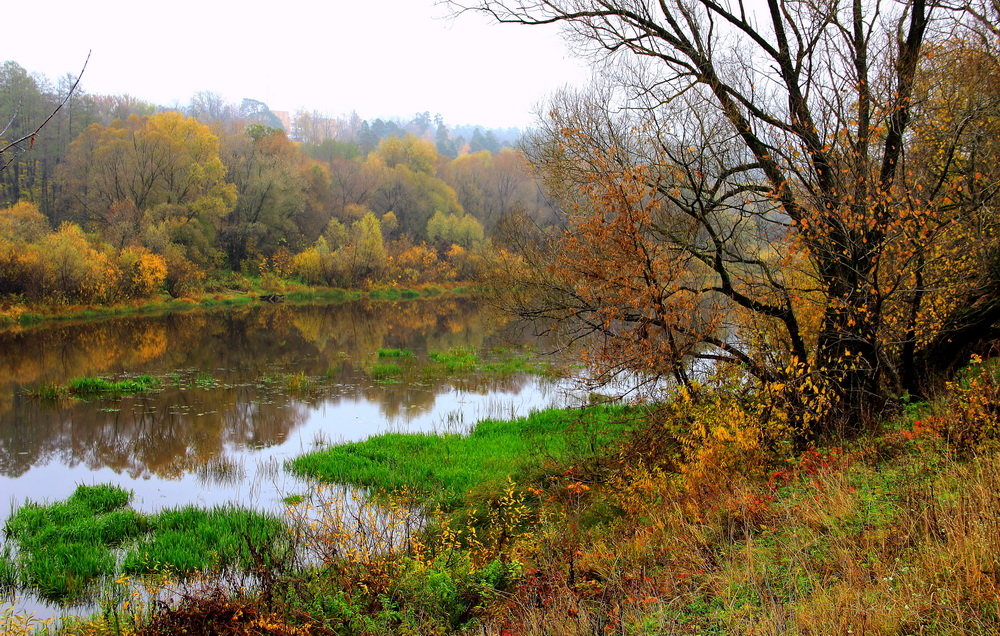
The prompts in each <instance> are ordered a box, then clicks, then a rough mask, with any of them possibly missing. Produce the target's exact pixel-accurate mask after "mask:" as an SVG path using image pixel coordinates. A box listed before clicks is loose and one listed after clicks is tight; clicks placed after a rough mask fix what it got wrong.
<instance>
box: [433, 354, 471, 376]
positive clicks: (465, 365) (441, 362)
mask: <svg viewBox="0 0 1000 636" xmlns="http://www.w3.org/2000/svg"><path fill="white" fill-rule="evenodd" d="M427 358H428V359H429V360H430V361H431V363H432V364H431V368H432V369H434V370H444V371H446V372H448V373H461V372H464V371H473V370H475V369H476V367H477V365H478V363H479V356H477V355H476V353H475V352H474V351H472V350H470V349H451V350H450V351H432V352H431V353H429V354H427Z"/></svg>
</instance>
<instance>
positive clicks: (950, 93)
mask: <svg viewBox="0 0 1000 636" xmlns="http://www.w3.org/2000/svg"><path fill="white" fill-rule="evenodd" d="M936 2H937V0H905V1H902V2H896V1H891V2H890V1H883V0H767V1H766V2H761V3H748V2H743V1H734V2H726V1H724V0H533V1H524V2H507V1H504V0H498V1H493V0H484V1H482V2H479V3H477V4H475V5H473V6H460V5H459V3H455V2H453V3H451V4H452V6H453V7H454V8H455V9H456V10H457V11H459V12H461V11H479V12H484V13H487V14H489V15H490V16H492V17H493V18H495V19H496V20H497V21H499V22H502V23H516V24H523V25H546V24H558V25H561V26H562V28H563V29H564V32H565V34H566V35H567V37H568V38H570V40H571V41H572V42H573V43H574V44H575V45H576V46H577V47H578V48H579V49H580V50H581V51H582V52H584V53H586V54H589V55H592V56H594V58H595V59H596V60H599V61H600V63H601V64H602V65H603V67H602V68H603V76H604V85H603V86H602V87H601V88H599V89H597V90H595V91H592V92H590V93H588V94H577V95H567V94H563V95H562V96H561V97H560V98H557V99H556V101H555V103H554V104H553V107H552V110H551V112H550V114H549V116H548V118H547V119H546V121H545V122H544V123H543V127H542V132H541V133H540V136H539V139H537V140H536V143H535V146H534V160H535V164H536V166H538V167H539V169H540V170H541V172H542V173H543V175H544V176H545V178H546V180H547V183H548V184H549V186H550V189H551V190H552V191H553V192H556V193H557V194H560V195H561V200H562V201H563V209H564V212H565V214H566V226H565V229H564V231H563V232H561V233H559V235H558V236H557V237H556V238H555V239H554V242H553V243H550V247H552V248H554V249H552V250H551V251H550V252H549V256H550V259H549V263H550V265H549V267H548V268H547V273H548V274H549V275H548V276H546V277H544V282H540V279H536V283H539V284H540V285H541V286H543V287H545V288H546V290H547V293H546V294H543V295H541V296H540V298H541V300H540V302H536V304H534V305H532V306H531V308H530V312H532V313H533V314H534V315H536V316H544V317H547V318H551V319H555V320H557V321H560V322H563V323H564V324H573V325H576V326H577V327H578V328H581V329H582V330H583V331H584V332H590V333H593V332H596V333H599V334H601V335H603V336H604V338H605V342H606V343H607V346H606V348H605V350H604V355H603V360H604V361H605V362H606V368H607V370H609V371H614V370H616V369H621V368H639V369H642V370H645V371H647V372H651V373H652V374H654V375H655V374H658V373H670V374H673V375H674V376H675V377H676V378H677V379H678V380H679V381H681V382H689V381H690V378H689V377H688V374H689V373H690V369H691V365H690V362H691V360H692V359H697V358H701V359H707V360H712V361H714V362H716V363H723V364H733V365H736V366H738V367H739V368H741V369H742V370H743V371H744V372H746V374H747V375H748V377H754V378H756V379H757V380H759V382H760V384H761V386H764V387H771V389H769V390H775V391H778V392H780V393H783V394H784V396H785V398H786V399H798V400H801V398H802V397H803V396H805V397H806V398H809V397H814V398H816V400H814V401H826V402H827V403H828V404H829V406H831V407H832V408H829V409H828V410H825V413H826V414H827V416H824V417H822V418H820V419H817V420H815V421H816V423H814V424H812V426H814V427H821V428H820V429H819V430H818V431H817V430H816V429H815V428H814V431H813V432H823V429H824V428H825V429H826V430H829V429H830V427H833V426H836V425H846V426H857V425H859V424H860V423H861V422H862V421H864V419H865V418H866V417H868V416H870V415H872V414H873V413H874V412H876V411H878V410H879V409H881V407H882V406H883V405H884V404H885V402H886V400H887V399H888V398H890V397H891V396H893V395H898V394H901V393H902V392H903V391H904V390H909V391H918V390H922V389H923V388H924V387H926V385H927V381H928V378H929V377H931V376H932V375H934V374H935V373H938V372H941V371H946V370H948V369H950V368H952V367H953V366H954V365H955V364H956V362H957V361H958V360H960V357H961V355H962V354H963V353H967V352H968V351H969V350H970V349H971V348H973V347H974V346H976V345H977V344H979V343H980V342H981V341H982V340H983V339H984V338H988V337H990V336H991V335H992V328H993V326H994V325H995V324H996V322H997V319H998V318H1000V274H998V269H1000V268H998V264H1000V258H998V253H1000V252H998V250H997V239H996V230H997V227H996V225H997V222H996V220H995V219H994V216H995V209H994V208H993V207H992V206H993V203H994V200H995V195H996V191H997V184H998V183H1000V178H998V177H1000V174H998V171H997V170H996V168H995V165H996V160H997V158H998V156H1000V153H998V150H1000V148H998V147H997V135H996V133H997V129H996V122H997V121H998V116H1000V109H998V103H1000V90H998V81H997V69H996V65H995V59H996V58H995V57H993V58H990V55H989V51H990V47H989V46H987V45H986V44H984V43H983V41H982V40H983V38H989V37H990V36H991V34H992V31H991V30H990V28H989V27H990V24H989V22H988V20H987V21H985V22H984V21H982V20H976V19H975V16H974V15H973V18H972V19H968V18H962V17H956V16H958V15H959V14H958V12H957V11H956V10H955V8H946V7H943V6H941V5H938V4H936ZM945 17H947V18H949V20H947V21H946V20H944V19H943V18H945ZM939 18H941V19H939ZM973 22H975V23H976V24H977V25H978V26H979V28H978V30H977V31H975V34H978V36H979V40H980V41H979V42H976V41H975V39H976V37H975V36H974V34H973V32H972V31H971V30H969V29H968V26H969V24H971V23H973ZM945 27H947V28H948V29H949V30H948V31H947V32H945V31H944V29H945ZM942 56H943V57H944V58H946V59H950V60H951V63H952V64H963V63H967V62H969V61H970V60H979V61H978V62H976V63H975V69H976V72H978V73H985V74H986V76H985V77H979V78H976V81H975V83H973V82H970V81H968V78H963V77H962V76H961V75H960V74H956V73H955V72H954V69H953V70H952V72H951V74H950V75H949V74H947V73H944V72H942V69H941V68H940V64H938V65H935V64H934V63H933V61H934V60H935V59H941V57H942ZM990 59H992V60H993V65H992V66H991V62H990V61H989V60H990ZM956 95H959V97H957V98H956ZM818 396H822V400H819V397H818ZM800 425H801V426H805V424H803V423H800Z"/></svg>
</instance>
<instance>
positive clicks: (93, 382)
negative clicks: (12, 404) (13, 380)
mask: <svg viewBox="0 0 1000 636" xmlns="http://www.w3.org/2000/svg"><path fill="white" fill-rule="evenodd" d="M159 386H160V382H159V380H158V379H156V378H154V377H153V376H150V375H138V376H135V377H130V378H122V379H121V380H108V379H106V378H98V377H82V378H74V379H72V380H70V381H69V382H67V383H66V384H65V385H59V384H42V385H39V386H38V387H36V388H35V389H34V390H33V391H31V392H30V393H29V394H30V395H32V396H34V397H37V398H41V399H44V400H55V399H59V398H63V397H73V398H78V399H81V400H90V399H97V398H108V397H121V396H123V395H137V394H140V393H149V392H151V391H155V390H157V389H158V388H159Z"/></svg>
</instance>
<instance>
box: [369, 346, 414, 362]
mask: <svg viewBox="0 0 1000 636" xmlns="http://www.w3.org/2000/svg"><path fill="white" fill-rule="evenodd" d="M412 357H413V352H412V351H410V350H409V349H379V350H378V359H379V360H385V359H386V358H412Z"/></svg>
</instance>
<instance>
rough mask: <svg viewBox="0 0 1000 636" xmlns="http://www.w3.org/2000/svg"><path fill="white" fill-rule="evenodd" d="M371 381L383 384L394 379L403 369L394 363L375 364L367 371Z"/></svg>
mask: <svg viewBox="0 0 1000 636" xmlns="http://www.w3.org/2000/svg"><path fill="white" fill-rule="evenodd" d="M368 372H369V373H370V374H371V376H372V379H373V380H375V381H376V382H385V381H390V380H393V379H395V378H396V377H397V376H399V375H400V374H401V373H402V372H403V368H402V367H401V366H399V365H398V364H396V363H395V362H377V363H375V364H373V365H371V367H370V368H369V369H368Z"/></svg>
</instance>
